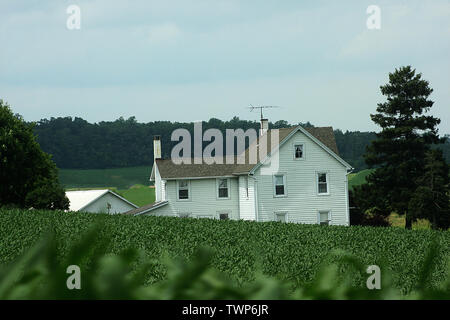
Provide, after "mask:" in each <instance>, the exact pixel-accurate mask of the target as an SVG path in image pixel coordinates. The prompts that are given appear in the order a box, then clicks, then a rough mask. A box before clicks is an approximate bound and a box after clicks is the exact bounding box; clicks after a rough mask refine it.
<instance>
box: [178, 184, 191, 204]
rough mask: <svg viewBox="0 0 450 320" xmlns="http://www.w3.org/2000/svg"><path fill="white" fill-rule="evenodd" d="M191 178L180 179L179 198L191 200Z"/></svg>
mask: <svg viewBox="0 0 450 320" xmlns="http://www.w3.org/2000/svg"><path fill="white" fill-rule="evenodd" d="M189 186H190V184H189V180H178V200H189V197H190V190H189Z"/></svg>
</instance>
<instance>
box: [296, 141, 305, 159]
mask: <svg viewBox="0 0 450 320" xmlns="http://www.w3.org/2000/svg"><path fill="white" fill-rule="evenodd" d="M294 159H303V144H294Z"/></svg>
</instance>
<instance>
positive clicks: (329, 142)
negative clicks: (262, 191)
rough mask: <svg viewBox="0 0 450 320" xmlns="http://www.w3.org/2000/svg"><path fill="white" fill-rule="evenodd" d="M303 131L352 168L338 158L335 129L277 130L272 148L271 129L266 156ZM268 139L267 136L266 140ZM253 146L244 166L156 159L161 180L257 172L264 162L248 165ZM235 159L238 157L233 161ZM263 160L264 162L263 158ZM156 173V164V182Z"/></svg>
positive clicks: (247, 150)
mask: <svg viewBox="0 0 450 320" xmlns="http://www.w3.org/2000/svg"><path fill="white" fill-rule="evenodd" d="M299 130H300V131H302V132H303V133H304V134H305V135H306V136H308V137H309V138H311V139H312V140H313V141H314V142H316V143H318V144H319V145H320V146H321V147H322V148H324V149H325V151H327V152H329V153H330V154H331V155H332V156H333V157H335V158H336V159H337V160H338V161H339V162H341V163H342V164H343V165H344V166H346V167H349V168H351V166H350V165H349V164H347V163H346V162H345V161H344V160H343V159H342V158H340V157H339V152H338V149H337V145H336V140H335V137H334V132H333V128H332V127H311V128H303V127H301V126H295V127H290V128H281V129H278V134H279V139H278V143H275V144H274V145H273V146H272V144H271V134H272V130H268V132H267V133H266V135H265V136H267V144H268V146H267V149H268V152H267V154H268V155H269V156H270V154H271V153H272V152H273V151H274V150H276V149H278V148H279V147H280V146H281V145H282V144H284V143H285V142H286V141H287V140H289V139H290V137H291V136H292V135H293V134H294V133H295V132H297V131H299ZM260 138H261V137H258V138H257V139H256V140H255V141H254V142H253V143H252V144H251V146H253V147H255V144H256V145H257V144H258V142H259V139H260ZM265 138H266V137H265ZM250 149H251V147H249V148H247V149H246V150H245V161H246V162H245V164H238V163H236V161H234V163H233V164H226V161H225V159H224V160H223V164H206V163H202V164H194V161H193V160H192V159H191V164H185V163H182V164H175V163H173V162H172V160H171V159H157V160H156V161H155V164H156V166H157V170H158V172H159V174H160V176H161V178H162V179H166V180H170V179H177V178H185V179H186V178H197V179H199V178H211V177H224V176H233V175H239V174H248V173H250V172H254V170H255V169H256V168H257V167H259V164H260V163H261V159H259V156H258V159H257V160H258V161H257V163H256V164H254V163H253V164H252V163H248V162H249V150H250ZM234 160H236V157H235V158H234ZM262 160H264V159H262ZM154 170H155V165H154V167H153V168H152V174H151V178H150V179H151V180H154Z"/></svg>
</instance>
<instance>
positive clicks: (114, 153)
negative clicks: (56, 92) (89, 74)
mask: <svg viewBox="0 0 450 320" xmlns="http://www.w3.org/2000/svg"><path fill="white" fill-rule="evenodd" d="M292 125H295V124H290V123H288V122H287V121H284V120H280V121H277V122H275V123H270V127H271V128H283V127H288V126H292ZM302 125H303V126H306V127H308V126H313V125H312V124H311V123H309V122H307V123H302ZM178 128H186V129H188V130H189V131H190V132H193V123H180V122H170V121H155V122H148V123H139V122H137V121H136V119H135V118H134V117H131V118H129V119H123V118H119V119H117V120H115V121H108V122H107V121H102V122H99V123H89V122H88V121H86V120H84V119H81V118H72V117H64V118H51V119H43V120H41V121H39V122H37V123H36V126H35V128H34V132H35V133H36V135H37V136H38V139H37V140H38V142H39V144H40V145H41V147H42V149H43V150H44V151H45V152H47V153H50V154H51V155H52V156H53V160H54V161H55V162H56V165H57V166H58V167H59V168H64V169H104V168H120V167H134V166H142V165H151V164H152V160H153V141H152V139H153V135H161V137H162V153H163V157H165V158H166V157H170V150H171V149H172V147H173V146H174V145H175V144H176V143H175V142H172V141H170V136H171V133H172V131H174V130H175V129H178ZM208 128H217V129H219V130H221V131H222V132H225V129H227V128H228V129H231V128H232V129H237V128H242V129H244V130H247V129H249V128H254V129H259V122H257V121H247V120H240V119H239V118H237V117H234V118H233V119H231V120H230V121H222V120H219V119H215V118H211V119H210V120H209V121H207V122H203V130H206V129H208ZM335 136H336V142H337V145H338V149H339V152H340V154H341V156H342V157H343V158H344V160H346V161H347V162H349V163H350V164H351V165H352V166H353V167H354V168H355V169H356V170H357V171H359V170H363V169H365V168H367V166H366V164H365V163H364V159H363V157H362V155H363V153H364V152H365V148H366V146H367V145H368V144H369V143H370V141H372V140H373V139H374V138H375V132H360V131H345V132H343V131H341V130H339V129H337V130H335ZM206 144H207V143H205V145H206ZM440 147H441V148H442V149H443V150H444V154H445V156H446V159H447V161H449V160H450V138H449V137H447V143H446V144H445V145H444V146H440Z"/></svg>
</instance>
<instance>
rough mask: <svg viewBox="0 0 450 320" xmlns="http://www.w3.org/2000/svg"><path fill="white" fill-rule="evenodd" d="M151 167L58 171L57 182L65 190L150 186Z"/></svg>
mask: <svg viewBox="0 0 450 320" xmlns="http://www.w3.org/2000/svg"><path fill="white" fill-rule="evenodd" d="M150 170H151V166H145V167H130V168H117V169H89V170H84V169H59V181H60V182H61V184H62V185H63V186H64V188H66V189H73V188H105V187H106V188H117V189H128V188H130V187H131V186H133V185H136V184H140V185H147V186H148V185H150V181H149V178H150Z"/></svg>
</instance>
